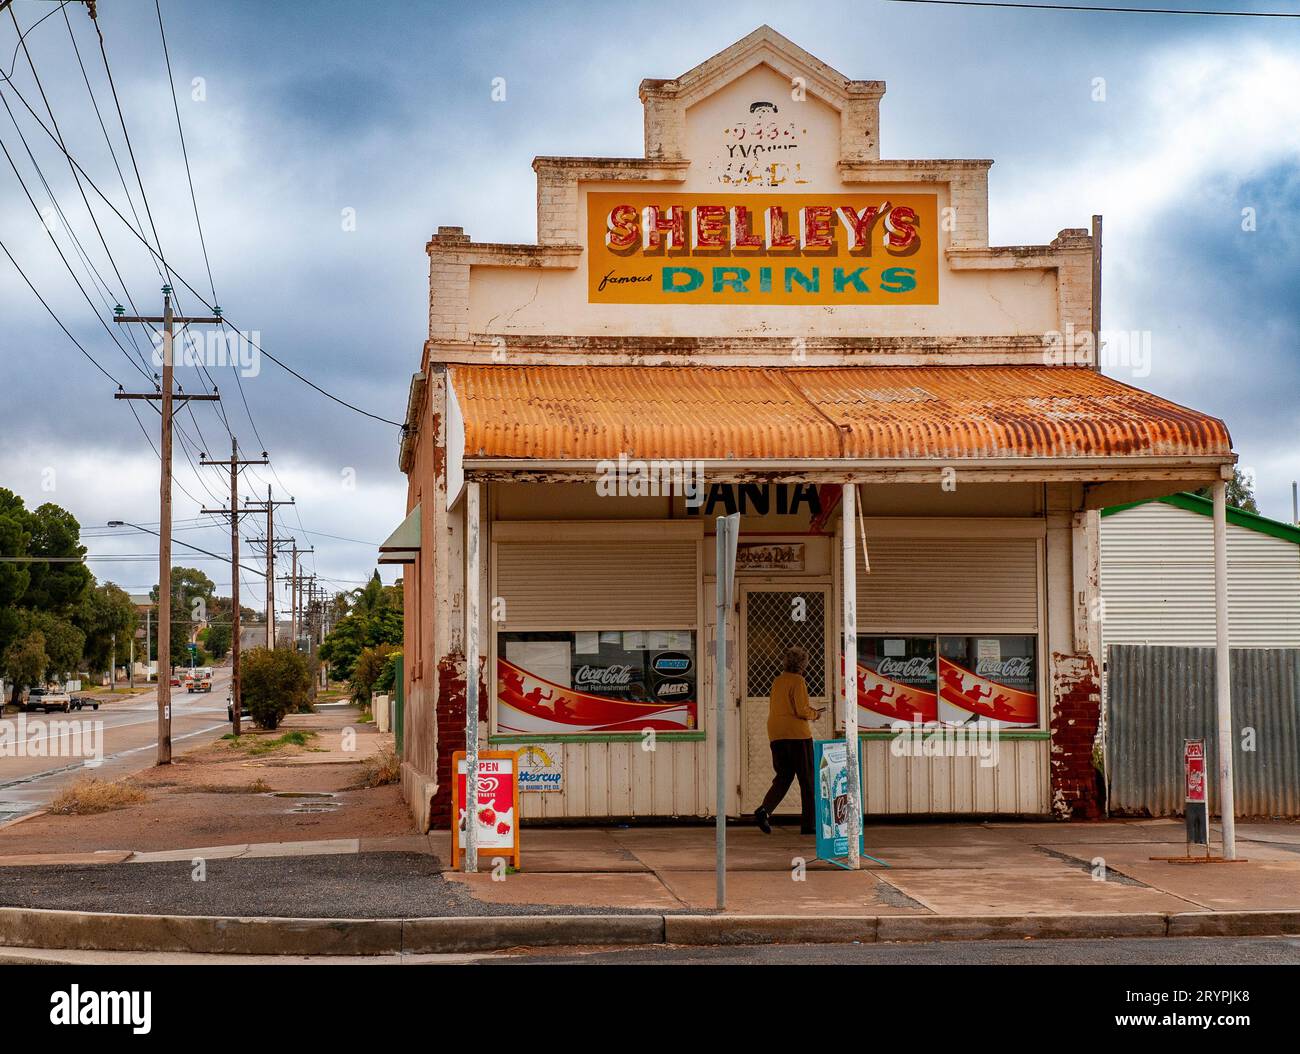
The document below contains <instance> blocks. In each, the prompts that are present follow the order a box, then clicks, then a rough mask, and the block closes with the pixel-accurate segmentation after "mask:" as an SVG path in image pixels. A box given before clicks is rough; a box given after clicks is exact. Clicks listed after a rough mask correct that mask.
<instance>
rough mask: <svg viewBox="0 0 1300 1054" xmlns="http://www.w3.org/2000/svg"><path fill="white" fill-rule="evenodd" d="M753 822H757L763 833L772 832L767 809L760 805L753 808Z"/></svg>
mask: <svg viewBox="0 0 1300 1054" xmlns="http://www.w3.org/2000/svg"><path fill="white" fill-rule="evenodd" d="M754 822H755V823H756V824H758V829H759V830H760V831H762V832H763V833H764V834H771V833H772V824H771V821H770V820H768V818H767V810H766V809H764V808H763V807H762V806H761V805H760V806H759V807H758V808H757V809H755V810H754Z"/></svg>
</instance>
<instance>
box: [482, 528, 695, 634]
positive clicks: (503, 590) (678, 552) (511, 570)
mask: <svg viewBox="0 0 1300 1054" xmlns="http://www.w3.org/2000/svg"><path fill="white" fill-rule="evenodd" d="M495 551H496V578H495V585H494V597H500V598H501V599H502V600H503V601H504V602H505V621H504V623H502V624H501V625H500V626H499V627H498V628H500V629H505V630H540V629H692V628H695V625H696V620H697V618H698V612H699V596H700V569H699V566H698V553H699V542H698V541H697V540H696V539H694V538H682V539H671V540H653V541H649V540H609V539H608V538H606V539H604V540H596V539H592V540H566V541H502V542H498V543H497V544H496V546H495Z"/></svg>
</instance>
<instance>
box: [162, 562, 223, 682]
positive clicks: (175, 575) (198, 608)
mask: <svg viewBox="0 0 1300 1054" xmlns="http://www.w3.org/2000/svg"><path fill="white" fill-rule="evenodd" d="M216 589H217V586H216V583H215V582H213V581H212V579H210V578H209V577H208V576H207V575H205V574H204V573H203V572H202V571H200V570H199V569H198V568H196V567H173V568H172V639H171V664H172V666H174V667H175V666H188V665H189V664H190V649H189V644H190V638H191V637H192V636H193V635H194V629H195V624H196V623H202V622H206V621H207V620H208V618H209V617H210V614H211V612H210V609H211V606H212V604H213V594H214V593H215V592H216ZM149 595H150V596H151V597H152V598H153V601H154V609H153V626H154V634H153V642H152V644H151V647H152V648H153V653H154V654H155V655H157V654H158V635H157V627H158V587H157V586H154V587H153V589H151V590H150V591H149Z"/></svg>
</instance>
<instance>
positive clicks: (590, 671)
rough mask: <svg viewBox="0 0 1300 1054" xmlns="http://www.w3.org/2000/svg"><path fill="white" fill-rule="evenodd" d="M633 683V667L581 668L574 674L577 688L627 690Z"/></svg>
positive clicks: (574, 685) (574, 684)
mask: <svg viewBox="0 0 1300 1054" xmlns="http://www.w3.org/2000/svg"><path fill="white" fill-rule="evenodd" d="M631 683H632V667H631V666H579V667H578V668H577V669H576V670H575V671H574V673H573V687H575V688H626V687H627V686H628V685H630V684H631Z"/></svg>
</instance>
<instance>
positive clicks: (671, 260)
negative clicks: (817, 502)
mask: <svg viewBox="0 0 1300 1054" xmlns="http://www.w3.org/2000/svg"><path fill="white" fill-rule="evenodd" d="M587 226H588V230H587V235H588V240H587V246H588V250H589V257H588V268H589V270H588V299H589V300H590V302H591V303H614V304H681V303H686V304H818V305H854V306H862V305H888V304H937V303H938V302H939V275H938V262H939V237H938V235H939V232H938V206H937V198H936V197H935V195H933V194H891V193H888V192H884V191H882V192H879V193H862V194H851V195H818V194H771V195H768V194H763V195H761V196H755V195H752V194H718V195H709V196H701V195H695V194H609V193H593V194H589V195H588V196H587Z"/></svg>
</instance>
